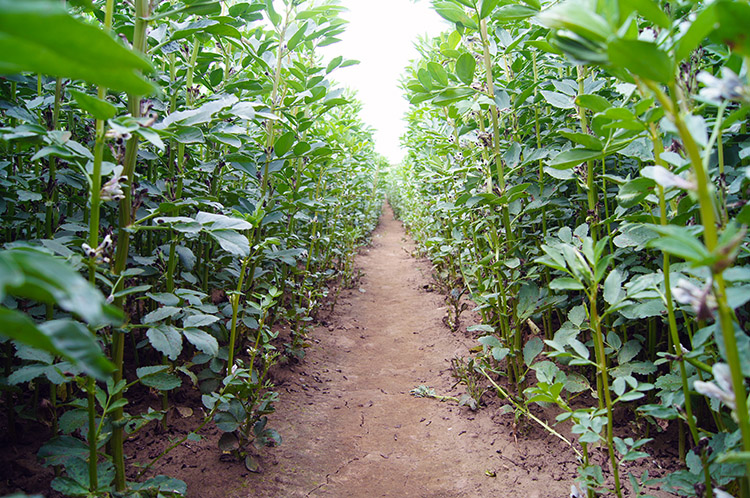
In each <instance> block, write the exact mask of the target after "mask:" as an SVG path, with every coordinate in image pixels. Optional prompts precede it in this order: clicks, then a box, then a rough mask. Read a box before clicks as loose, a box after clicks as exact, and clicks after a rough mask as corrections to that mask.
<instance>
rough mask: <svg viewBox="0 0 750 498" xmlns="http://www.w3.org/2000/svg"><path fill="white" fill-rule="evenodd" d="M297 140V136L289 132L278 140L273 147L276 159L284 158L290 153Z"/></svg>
mask: <svg viewBox="0 0 750 498" xmlns="http://www.w3.org/2000/svg"><path fill="white" fill-rule="evenodd" d="M296 140H297V134H296V133H295V132H293V131H288V132H286V133H284V134H283V135H281V136H280V137H279V138H277V139H276V143H275V144H274V146H273V150H274V152H275V153H276V157H282V156H283V155H284V154H286V153H287V152H289V150H290V149H291V148H292V146H293V145H294V142H295V141H296Z"/></svg>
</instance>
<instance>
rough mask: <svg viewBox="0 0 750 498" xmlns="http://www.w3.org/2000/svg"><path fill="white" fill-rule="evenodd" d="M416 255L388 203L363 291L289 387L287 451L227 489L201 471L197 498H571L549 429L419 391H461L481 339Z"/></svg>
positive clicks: (366, 260)
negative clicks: (460, 369)
mask: <svg viewBox="0 0 750 498" xmlns="http://www.w3.org/2000/svg"><path fill="white" fill-rule="evenodd" d="M413 249H414V247H413V244H412V242H411V241H410V240H408V239H407V238H406V234H405V232H404V230H403V228H402V226H401V224H400V223H399V222H398V221H396V220H395V219H394V218H393V213H392V211H391V210H390V208H389V207H386V208H385V211H384V215H383V217H382V219H381V224H380V226H379V228H378V229H377V231H376V232H375V234H374V238H373V244H372V246H371V247H370V248H368V249H367V250H365V251H363V253H362V255H361V256H360V257H359V259H358V265H359V267H360V268H361V269H362V271H363V272H364V275H365V276H364V277H363V279H362V282H361V288H359V289H354V290H352V291H349V292H348V293H346V294H345V295H342V297H341V298H340V300H339V304H338V306H337V311H336V313H335V314H334V316H333V317H331V319H330V323H329V326H328V327H318V328H316V329H315V330H314V332H313V333H312V334H311V339H312V340H313V342H314V346H313V347H312V348H310V349H309V350H308V354H307V356H306V358H305V360H304V361H303V363H302V365H299V366H297V367H296V368H295V369H294V370H293V372H294V373H293V375H292V376H291V377H290V378H288V379H287V380H286V381H285V382H284V383H283V384H281V385H280V386H278V390H279V391H280V393H281V401H280V402H279V403H278V405H277V412H276V413H275V414H274V415H273V416H272V417H271V422H272V423H271V425H272V426H273V427H274V428H276V429H277V430H278V431H279V432H280V433H281V434H282V436H283V439H284V441H283V444H282V445H281V446H279V447H278V448H273V449H269V450H264V451H265V455H266V456H265V457H263V459H262V460H263V461H262V465H263V472H262V473H261V474H250V473H247V472H245V473H244V475H243V477H242V478H241V479H240V480H239V481H235V482H231V481H229V480H228V479H227V478H226V477H225V478H224V481H223V482H222V485H221V488H220V489H221V491H220V494H217V491H218V490H217V489H216V487H215V486H217V483H216V482H215V481H216V478H217V477H218V476H209V475H206V474H203V475H201V474H200V473H193V474H192V476H190V477H189V478H187V479H185V480H186V481H188V484H189V488H188V489H189V490H190V491H189V493H190V496H193V497H201V498H207V497H210V496H226V497H235V498H245V497H307V496H311V497H316V496H320V497H323V496H326V497H365V498H369V497H433V498H438V497H446V498H447V497H453V498H455V497H489V496H493V497H516V496H518V497H525V498H527V497H537V498H545V497H558V498H559V497H564V496H567V494H568V492H569V489H570V484H571V483H572V482H573V479H574V477H575V468H576V464H575V461H574V460H573V458H572V454H571V452H570V450H569V449H566V448H565V446H564V444H562V443H560V442H559V441H557V440H555V439H554V438H552V437H548V436H546V435H544V434H541V435H539V436H538V438H537V439H527V438H523V439H525V440H522V438H521V437H518V440H517V441H516V439H515V437H514V436H513V435H512V434H511V432H512V427H513V425H512V422H513V415H512V414H510V415H501V414H500V412H499V410H498V408H497V405H496V406H495V407H494V408H487V409H483V410H480V411H479V412H476V413H475V412H471V411H470V410H469V409H468V408H466V407H458V406H456V405H455V404H454V403H453V404H451V403H440V402H438V401H436V400H433V399H424V398H416V397H414V396H412V395H410V394H409V391H410V390H411V389H413V388H415V387H416V386H418V385H420V384H425V385H427V386H430V387H433V388H435V390H436V391H437V392H438V393H441V394H453V395H460V394H462V393H463V391H462V388H461V386H459V387H457V388H455V389H451V386H452V385H453V383H454V381H453V379H452V378H451V375H450V360H451V358H453V357H454V356H462V355H463V356H465V355H466V354H467V346H468V347H471V346H473V345H474V344H475V342H474V341H472V340H470V339H466V338H464V337H463V335H462V334H452V333H451V332H450V331H449V330H448V329H447V328H446V327H445V326H444V325H443V323H442V317H443V316H444V314H445V312H446V310H445V307H444V306H445V303H444V302H443V300H442V296H440V295H439V294H438V293H429V292H427V291H426V290H425V286H426V285H427V284H429V283H430V278H429V275H430V270H429V264H428V263H427V262H425V261H417V260H415V259H413V258H412V257H411V256H410V253H411V252H412V251H413ZM487 397H491V395H488V396H487ZM551 455H552V458H550V456H551ZM550 459H551V460H552V462H549V460H550ZM236 475H237V474H235V476H236ZM493 476H494V477H493ZM182 478H183V479H184V478H185V477H182ZM236 478H237V477H234V479H236Z"/></svg>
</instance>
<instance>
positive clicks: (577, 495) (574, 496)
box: [570, 484, 583, 498]
mask: <svg viewBox="0 0 750 498" xmlns="http://www.w3.org/2000/svg"><path fill="white" fill-rule="evenodd" d="M570 498H583V493H581V492H580V491H579V490H578V488H577V487H576V485H575V484H571V485H570Z"/></svg>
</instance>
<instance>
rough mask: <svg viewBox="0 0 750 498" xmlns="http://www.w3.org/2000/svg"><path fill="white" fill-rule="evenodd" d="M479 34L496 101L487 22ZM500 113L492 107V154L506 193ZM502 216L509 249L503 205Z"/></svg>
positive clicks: (489, 89) (491, 94)
mask: <svg viewBox="0 0 750 498" xmlns="http://www.w3.org/2000/svg"><path fill="white" fill-rule="evenodd" d="M479 33H480V36H481V38H482V49H483V56H484V71H485V73H486V76H487V92H488V93H489V97H490V98H491V99H493V100H494V99H495V82H494V77H493V73H492V57H491V54H490V42H489V36H488V34H487V21H486V20H485V19H482V20H481V21H480V22H479ZM498 112H500V110H499V109H498V108H497V106H496V105H495V106H490V120H491V121H492V153H493V159H494V161H495V174H496V175H497V186H498V188H500V191H501V192H503V191H505V169H504V166H503V159H502V157H500V124H499V122H498V118H497V115H498ZM501 215H502V217H503V225H504V228H505V240H506V242H507V243H508V248H510V246H511V245H512V243H513V232H512V231H511V225H510V214H509V212H508V206H507V205H503V206H502V207H501Z"/></svg>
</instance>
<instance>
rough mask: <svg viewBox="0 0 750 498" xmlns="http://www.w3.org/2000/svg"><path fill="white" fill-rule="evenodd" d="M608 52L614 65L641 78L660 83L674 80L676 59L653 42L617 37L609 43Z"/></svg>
mask: <svg viewBox="0 0 750 498" xmlns="http://www.w3.org/2000/svg"><path fill="white" fill-rule="evenodd" d="M607 54H608V55H609V60H610V62H611V63H612V64H613V65H615V66H616V67H621V68H625V69H627V70H628V71H630V72H631V73H633V74H634V75H636V76H640V77H641V78H645V79H647V80H652V81H656V82H659V83H669V82H671V81H673V80H674V77H675V64H674V61H673V60H672V58H671V57H670V56H669V54H668V53H667V52H665V51H664V50H662V49H661V48H659V47H658V46H657V45H656V44H655V43H653V42H648V41H643V40H625V39H615V40H613V41H611V42H610V43H609V44H608V46H607Z"/></svg>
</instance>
